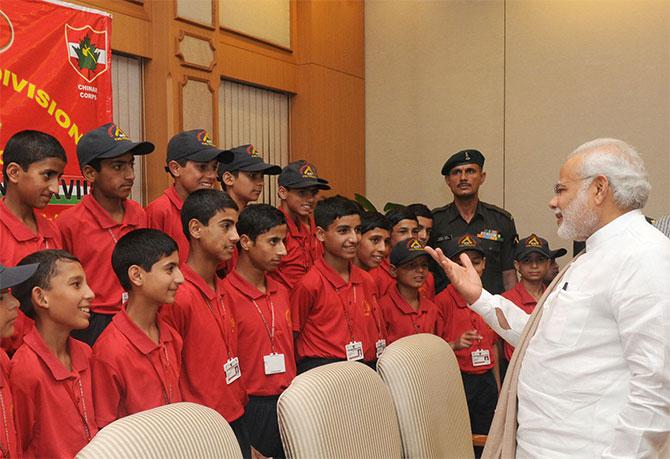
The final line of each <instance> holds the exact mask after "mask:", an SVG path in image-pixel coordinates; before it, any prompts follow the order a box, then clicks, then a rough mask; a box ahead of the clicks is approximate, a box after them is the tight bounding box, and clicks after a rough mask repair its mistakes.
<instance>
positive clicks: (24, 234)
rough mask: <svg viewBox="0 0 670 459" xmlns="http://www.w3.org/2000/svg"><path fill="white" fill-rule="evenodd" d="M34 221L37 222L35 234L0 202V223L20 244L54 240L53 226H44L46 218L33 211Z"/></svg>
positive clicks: (2, 201)
mask: <svg viewBox="0 0 670 459" xmlns="http://www.w3.org/2000/svg"><path fill="white" fill-rule="evenodd" d="M33 214H34V215H35V221H36V222H37V233H33V232H32V231H31V229H30V228H28V227H27V226H26V224H25V223H23V222H22V221H21V220H19V218H18V217H17V216H16V215H14V214H13V213H12V212H11V211H10V210H9V209H8V208H7V206H6V205H5V199H4V198H3V199H2V200H0V221H2V223H3V224H4V225H5V226H6V227H7V229H8V230H9V231H10V232H11V233H12V236H14V239H16V240H17V241H20V242H24V241H30V240H32V239H37V238H39V237H44V238H45V239H55V238H56V237H57V235H56V234H55V231H54V230H53V225H47V224H46V218H45V217H43V216H42V215H41V214H39V213H37V212H35V211H33Z"/></svg>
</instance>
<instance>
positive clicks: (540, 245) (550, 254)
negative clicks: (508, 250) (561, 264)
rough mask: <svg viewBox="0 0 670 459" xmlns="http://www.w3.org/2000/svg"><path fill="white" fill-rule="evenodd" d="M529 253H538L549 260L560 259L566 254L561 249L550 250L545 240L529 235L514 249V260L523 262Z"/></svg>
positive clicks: (565, 251)
mask: <svg viewBox="0 0 670 459" xmlns="http://www.w3.org/2000/svg"><path fill="white" fill-rule="evenodd" d="M531 253H539V254H540V255H544V256H545V257H547V258H549V259H554V258H558V257H562V256H563V255H565V254H566V253H568V251H567V250H565V249H562V248H561V249H557V250H551V249H550V248H549V243H548V242H547V240H546V239H542V238H541V237H540V236H538V235H536V234H531V235H530V236H528V237H526V238H523V239H521V240H520V241H519V243H518V244H517V246H516V249H514V258H515V259H516V260H523V259H524V258H526V257H527V256H528V255H530V254H531Z"/></svg>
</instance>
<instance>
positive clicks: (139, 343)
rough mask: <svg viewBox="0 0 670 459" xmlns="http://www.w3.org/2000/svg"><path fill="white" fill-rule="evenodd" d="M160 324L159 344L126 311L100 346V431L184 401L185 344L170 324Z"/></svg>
mask: <svg viewBox="0 0 670 459" xmlns="http://www.w3.org/2000/svg"><path fill="white" fill-rule="evenodd" d="M165 307H170V305H167V306H165ZM157 325H158V331H159V334H160V338H159V341H160V343H158V344H156V343H154V342H153V341H152V340H151V338H149V336H147V334H146V333H144V331H142V330H141V329H140V328H139V327H138V326H137V325H136V324H135V323H134V322H133V321H132V320H131V319H130V317H128V314H126V312H125V311H121V312H119V313H118V314H116V315H115V316H114V318H113V319H112V323H111V324H110V326H109V327H107V328H105V331H103V332H102V334H101V335H100V337H99V338H98V340H97V341H96V342H95V345H94V346H93V359H92V361H91V367H92V371H93V396H94V397H95V398H94V401H95V420H96V423H97V425H98V427H99V428H101V429H102V428H103V427H104V426H106V425H107V424H109V423H110V422H112V421H115V420H117V419H119V418H122V417H124V416H128V415H129V414H134V413H137V412H139V411H144V410H148V409H150V408H155V407H157V406H163V405H167V404H168V403H174V402H181V392H180V391H179V372H180V370H181V350H182V340H181V337H180V336H179V334H178V333H177V331H176V330H175V329H174V328H172V327H171V326H169V325H168V324H167V323H166V322H165V321H163V320H161V319H158V321H157Z"/></svg>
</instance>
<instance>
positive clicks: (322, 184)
mask: <svg viewBox="0 0 670 459" xmlns="http://www.w3.org/2000/svg"><path fill="white" fill-rule="evenodd" d="M278 183H279V186H283V187H284V188H288V189H294V188H318V189H319V190H330V185H328V180H325V179H322V178H319V176H318V175H317V172H316V166H315V165H314V164H312V163H309V162H307V161H305V160H304V159H300V160H298V161H293V162H292V163H290V164H289V165H288V166H286V167H284V168H283V169H282V171H281V174H279V179H278Z"/></svg>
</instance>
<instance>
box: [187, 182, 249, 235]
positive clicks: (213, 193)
mask: <svg viewBox="0 0 670 459" xmlns="http://www.w3.org/2000/svg"><path fill="white" fill-rule="evenodd" d="M224 209H233V210H239V208H238V207H237V204H235V201H233V199H232V198H231V197H230V196H228V194H227V193H225V192H223V191H219V190H197V191H194V192H193V193H191V194H189V195H188V197H187V198H186V199H185V200H184V205H183V206H182V208H181V227H182V230H183V231H184V235H186V239H188V240H189V241H190V240H191V233H190V232H189V231H188V223H189V222H190V221H191V220H193V219H194V218H195V219H196V220H198V221H199V222H200V223H202V224H203V225H207V224H208V223H209V220H210V219H211V218H212V217H213V216H214V215H216V213H217V212H218V211H220V210H224Z"/></svg>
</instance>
